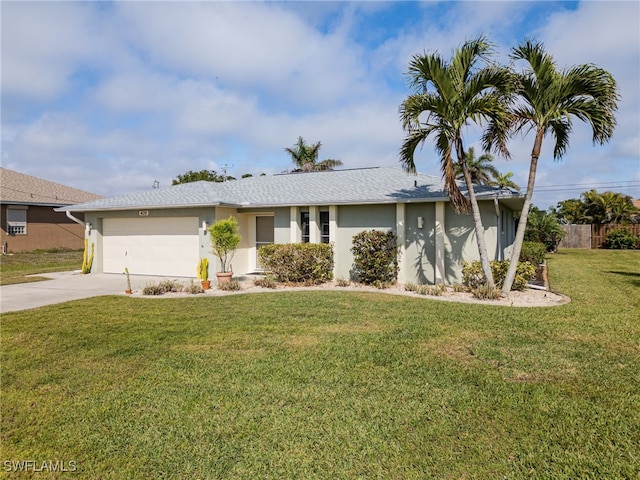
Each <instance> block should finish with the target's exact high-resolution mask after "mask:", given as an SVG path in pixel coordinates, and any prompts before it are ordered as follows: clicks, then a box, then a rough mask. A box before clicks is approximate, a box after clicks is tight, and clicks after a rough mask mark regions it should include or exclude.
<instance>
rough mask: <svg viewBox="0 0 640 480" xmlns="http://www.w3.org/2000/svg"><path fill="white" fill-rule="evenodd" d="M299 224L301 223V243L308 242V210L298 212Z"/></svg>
mask: <svg viewBox="0 0 640 480" xmlns="http://www.w3.org/2000/svg"><path fill="white" fill-rule="evenodd" d="M300 225H302V243H309V212H301V213H300Z"/></svg>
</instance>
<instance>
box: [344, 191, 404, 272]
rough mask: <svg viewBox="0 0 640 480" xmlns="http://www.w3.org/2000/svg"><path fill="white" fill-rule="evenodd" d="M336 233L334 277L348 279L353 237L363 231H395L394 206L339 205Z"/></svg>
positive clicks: (351, 261)
mask: <svg viewBox="0 0 640 480" xmlns="http://www.w3.org/2000/svg"><path fill="white" fill-rule="evenodd" d="M337 216H338V218H337V225H338V232H337V234H336V243H335V245H334V261H335V264H336V269H335V275H336V277H337V278H344V279H348V278H350V275H351V274H350V271H351V267H352V265H353V254H352V253H351V246H352V241H353V236H354V235H356V234H357V233H360V232H362V231H363V230H392V231H394V232H395V231H396V205H395V204H385V205H341V206H339V207H338V215H337Z"/></svg>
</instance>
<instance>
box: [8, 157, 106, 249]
mask: <svg viewBox="0 0 640 480" xmlns="http://www.w3.org/2000/svg"><path fill="white" fill-rule="evenodd" d="M100 198H103V197H101V196H100V195H95V194H93V193H89V192H85V191H82V190H78V189H77V188H71V187H67V186H65V185H60V184H59V183H54V182H50V181H48V180H42V179H41V178H36V177H32V176H31V175H25V174H24V173H19V172H15V171H13V170H8V169H6V168H1V167H0V223H1V224H2V227H1V234H0V245H2V248H3V251H4V252H21V251H28V250H35V249H38V248H43V249H48V248H57V247H66V248H73V249H79V248H82V247H83V245H84V243H83V240H84V226H83V225H78V223H76V222H74V221H73V220H72V219H70V218H68V217H67V216H66V215H65V213H64V212H56V211H54V208H59V207H63V206H65V205H72V204H75V203H80V202H89V201H93V200H98V199H100Z"/></svg>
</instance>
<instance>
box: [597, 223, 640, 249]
mask: <svg viewBox="0 0 640 480" xmlns="http://www.w3.org/2000/svg"><path fill="white" fill-rule="evenodd" d="M602 246H603V247H604V248H609V249H613V250H633V249H637V248H640V235H634V234H633V233H631V232H630V231H629V230H628V229H626V228H616V229H615V230H612V231H610V232H609V234H608V235H607V238H606V240H605V241H604V244H603V245H602Z"/></svg>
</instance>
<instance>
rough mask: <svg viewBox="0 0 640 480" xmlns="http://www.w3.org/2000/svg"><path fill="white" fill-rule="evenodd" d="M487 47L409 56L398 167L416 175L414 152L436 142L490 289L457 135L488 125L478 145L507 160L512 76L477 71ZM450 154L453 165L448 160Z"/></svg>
mask: <svg viewBox="0 0 640 480" xmlns="http://www.w3.org/2000/svg"><path fill="white" fill-rule="evenodd" d="M490 48H491V46H490V44H489V43H488V42H487V41H486V40H485V38H484V37H479V38H477V39H475V40H471V41H468V42H466V43H465V44H464V45H463V46H462V47H460V48H458V49H456V50H455V51H454V52H453V56H452V57H451V60H450V61H446V60H445V59H443V58H442V57H441V56H440V55H439V54H438V53H430V54H427V53H425V54H422V55H414V57H413V59H412V60H411V62H410V64H409V69H408V78H409V82H410V86H411V87H412V88H413V89H414V91H415V93H413V94H411V95H409V97H407V98H406V100H405V101H404V102H403V103H402V104H401V106H400V118H401V121H402V126H403V128H404V130H405V131H406V132H407V136H406V138H405V140H404V142H403V144H402V147H401V149H400V162H401V164H402V165H403V167H404V169H405V170H406V171H408V172H411V173H415V172H416V166H415V163H414V152H415V150H416V148H417V147H418V145H421V144H423V143H424V142H425V141H426V140H427V138H428V137H430V136H431V135H433V136H434V137H435V146H436V151H437V152H438V153H439V154H440V163H441V169H442V174H443V178H444V185H445V189H446V190H447V191H448V194H449V197H450V199H451V202H452V204H453V205H454V207H455V208H456V209H457V210H459V211H469V209H471V212H472V214H473V221H474V226H475V233H476V241H477V244H478V252H479V254H480V261H481V263H482V270H483V273H484V275H485V278H486V280H487V283H488V284H489V285H490V286H491V287H494V285H495V283H494V281H493V275H492V273H491V267H490V265H489V256H488V254H487V247H486V242H485V239H484V228H483V226H482V219H481V217H480V209H479V208H478V202H477V200H476V196H475V191H474V188H473V181H472V178H471V173H470V171H469V168H468V163H467V159H466V155H465V152H464V144H463V138H462V131H463V129H464V127H465V126H466V125H468V124H469V123H478V124H480V123H482V122H488V125H487V128H486V129H485V131H484V134H483V137H482V141H483V147H484V146H486V147H490V148H484V149H485V150H486V151H490V150H492V149H493V150H495V151H496V152H498V153H501V154H502V155H504V156H506V157H508V156H509V152H508V150H507V148H506V141H507V133H508V119H509V116H508V112H507V104H508V102H507V100H506V99H505V94H506V93H507V92H508V90H509V86H510V84H511V81H512V75H511V73H510V72H509V71H508V70H507V69H505V68H501V67H496V66H491V65H485V66H484V67H483V68H478V63H479V62H481V61H483V60H485V59H486V58H487V57H488V56H489V54H490V53H491V52H490ZM423 114H426V115H423ZM425 117H426V118H425ZM454 150H455V155H456V157H457V161H456V160H454V159H453V155H454ZM456 163H457V164H458V166H459V167H460V169H461V170H462V175H463V177H464V181H465V184H466V186H467V192H468V195H469V198H468V199H467V198H466V197H465V196H464V195H463V194H462V192H461V191H460V188H459V187H458V185H457V183H456V174H455V165H456Z"/></svg>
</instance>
